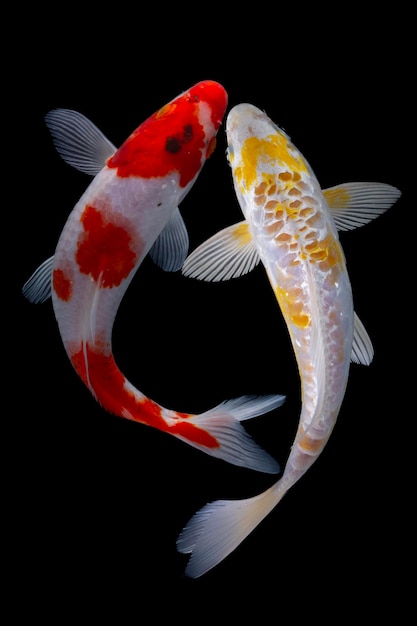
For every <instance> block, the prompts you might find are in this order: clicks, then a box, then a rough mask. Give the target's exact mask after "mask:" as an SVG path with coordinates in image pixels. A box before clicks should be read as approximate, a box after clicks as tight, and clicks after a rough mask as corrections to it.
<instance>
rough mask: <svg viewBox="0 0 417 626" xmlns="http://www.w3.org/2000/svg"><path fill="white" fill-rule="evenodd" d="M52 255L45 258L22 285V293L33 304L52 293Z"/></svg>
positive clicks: (45, 298)
mask: <svg viewBox="0 0 417 626" xmlns="http://www.w3.org/2000/svg"><path fill="white" fill-rule="evenodd" d="M53 263H54V257H53V256H50V257H49V259H46V260H45V261H44V262H43V263H41V265H39V267H38V269H36V270H35V271H34V272H33V274H32V276H31V277H30V278H29V279H28V280H27V281H26V282H25V284H24V285H23V287H22V293H23V295H24V296H25V298H27V299H28V300H29V302H32V303H33V304H39V303H40V302H45V301H46V300H48V298H50V296H51V293H52V266H53Z"/></svg>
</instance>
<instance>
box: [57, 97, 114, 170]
mask: <svg viewBox="0 0 417 626" xmlns="http://www.w3.org/2000/svg"><path fill="white" fill-rule="evenodd" d="M45 122H46V125H47V127H48V128H49V130H50V132H51V135H52V139H53V142H54V145H55V148H56V149H57V151H58V153H59V154H60V156H61V157H62V158H63V159H64V161H65V162H66V163H68V164H69V165H72V166H73V167H75V168H76V169H78V170H80V171H81V172H84V173H85V174H90V175H92V176H95V175H96V174H98V172H99V171H100V170H102V169H103V167H104V166H105V165H106V161H107V159H109V158H110V157H111V156H112V155H113V154H114V153H115V152H116V147H115V146H114V145H113V144H112V143H111V142H110V141H109V140H108V139H107V138H106V137H105V136H104V135H103V133H102V132H101V130H99V129H98V128H97V126H95V125H94V124H93V123H92V122H90V120H89V119H88V118H87V117H85V116H84V115H82V113H78V111H73V110H72V109H53V110H52V111H49V113H47V114H46V116H45Z"/></svg>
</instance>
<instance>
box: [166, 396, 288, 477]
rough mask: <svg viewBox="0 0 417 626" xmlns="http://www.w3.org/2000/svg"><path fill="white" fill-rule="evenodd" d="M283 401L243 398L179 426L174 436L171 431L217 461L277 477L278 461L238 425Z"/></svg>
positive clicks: (282, 399) (279, 397) (259, 397)
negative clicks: (221, 460)
mask: <svg viewBox="0 0 417 626" xmlns="http://www.w3.org/2000/svg"><path fill="white" fill-rule="evenodd" d="M284 400H285V396H280V395H268V396H242V397H241V398H236V399H234V400H227V401H225V402H222V403H221V404H219V405H218V406H216V407H214V408H213V409H210V410H209V411H206V412H205V413H201V414H199V415H193V416H192V417H189V418H188V419H187V420H184V421H183V422H182V423H181V424H178V426H177V427H176V429H175V431H176V432H175V433H174V432H173V429H170V430H171V433H172V434H175V436H176V437H178V438H179V439H182V440H183V441H186V442H187V443H188V444H190V445H192V446H194V447H196V448H198V449H199V450H202V451H203V452H205V453H206V454H209V455H211V456H214V457H216V458H218V459H223V460H224V461H227V462H228V463H232V464H233V465H238V466H240V467H246V468H248V469H253V470H256V471H258V472H266V473H269V474H276V473H277V472H279V470H280V467H279V464H278V462H277V461H276V460H275V459H274V458H273V457H272V456H271V455H270V454H269V453H268V452H266V451H265V450H264V449H263V448H261V446H259V445H258V444H257V443H256V442H255V441H254V440H253V438H252V437H251V436H250V435H249V433H248V432H247V431H246V430H245V428H244V427H243V426H242V424H241V423H240V422H242V421H244V420H247V419H252V418H253V417H257V416H258V415H262V414H263V413H266V412H268V411H272V410H273V409H275V408H277V407H279V406H281V404H283V402H284ZM190 426H191V428H192V430H190ZM200 433H201V436H200ZM203 435H208V437H204V436H203Z"/></svg>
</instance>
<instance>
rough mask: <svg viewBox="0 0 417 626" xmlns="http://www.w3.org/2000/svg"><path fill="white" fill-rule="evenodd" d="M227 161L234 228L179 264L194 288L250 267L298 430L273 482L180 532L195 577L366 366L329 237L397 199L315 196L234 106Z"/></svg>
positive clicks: (254, 516) (310, 454)
mask: <svg viewBox="0 0 417 626" xmlns="http://www.w3.org/2000/svg"><path fill="white" fill-rule="evenodd" d="M226 134H227V141H228V159H229V162H230V165H231V169H232V176H233V183H234V188H235V192H236V195H237V199H238V202H239V205H240V207H241V209H242V212H243V215H244V217H245V220H244V221H242V222H240V223H238V224H234V225H232V226H229V227H228V228H225V229H224V230H222V231H220V232H219V233H217V234H216V235H214V236H213V237H211V238H210V239H209V240H207V241H206V242H205V243H203V244H202V245H201V246H199V247H198V248H197V249H196V250H195V251H194V252H193V253H192V254H191V255H190V256H189V257H188V259H187V260H186V262H185V264H184V267H183V273H184V274H185V275H187V276H192V277H195V278H199V279H205V280H212V281H215V280H226V279H228V278H232V277H235V276H239V275H242V274H244V273H246V272H248V271H250V270H251V269H252V268H254V267H255V265H256V264H257V263H258V262H259V261H260V260H261V261H262V263H263V265H264V267H265V270H266V273H267V276H268V278H269V281H270V284H271V287H272V289H273V291H274V294H275V296H276V299H277V301H278V304H279V306H280V309H281V311H282V314H283V317H284V319H285V322H286V325H287V328H288V331H289V335H290V338H291V342H292V346H293V349H294V352H295V356H296V361H297V365H298V370H299V374H300V379H301V394H302V395H301V397H302V406H301V414H300V418H299V426H298V431H297V434H296V436H295V441H294V443H293V445H292V448H291V451H290V454H289V457H288V460H287V463H286V465H285V468H284V471H283V473H282V476H281V477H280V478H279V480H278V481H277V482H275V483H274V484H273V485H272V486H271V487H270V488H268V489H267V490H266V491H264V492H263V493H261V494H258V495H256V496H255V497H251V498H247V499H242V500H217V501H215V502H211V503H209V504H207V505H206V506H204V507H203V508H202V509H201V510H200V511H198V512H197V513H196V514H195V515H194V516H193V517H192V518H191V520H190V521H189V522H188V524H187V525H186V526H185V528H184V529H183V531H182V533H181V534H180V536H179V538H178V541H177V547H178V550H179V551H180V552H183V553H186V554H188V553H191V557H190V559H189V561H188V565H187V568H186V574H187V575H188V576H190V577H193V578H196V577H198V576H201V575H202V574H204V573H205V572H207V571H208V570H209V569H211V568H212V567H214V566H215V565H217V564H218V563H219V562H220V561H221V560H222V559H224V558H225V557H226V556H227V555H228V554H230V553H231V552H232V551H233V550H234V549H235V548H236V547H237V546H238V545H239V544H240V543H241V542H242V541H243V540H244V539H245V537H247V536H248V535H249V533H251V532H252V531H253V529H254V528H255V527H256V526H258V524H259V523H260V522H261V521H262V520H263V519H264V518H265V517H266V516H267V515H268V514H269V513H270V512H271V511H272V509H273V508H274V507H275V506H276V505H277V504H278V502H279V501H280V500H281V498H282V497H283V496H284V494H285V493H286V492H287V491H288V489H290V487H292V486H293V485H294V484H295V483H296V482H297V481H298V480H299V479H300V478H301V476H303V474H304V473H305V472H306V471H307V470H308V469H309V468H310V467H311V465H312V464H313V463H314V462H315V460H316V459H317V457H318V456H319V454H320V453H321V451H322V450H323V448H324V446H325V445H326V442H327V441H328V439H329V437H330V434H331V432H332V429H333V427H334V425H335V422H336V419H337V416H338V414H339V410H340V407H341V404H342V401H343V398H344V394H345V390H346V386H347V381H348V375H349V368H350V362H351V360H352V361H353V362H356V363H362V364H366V365H368V364H369V363H370V362H371V361H372V358H373V348H372V344H371V341H370V339H369V337H368V335H367V333H366V331H365V329H364V327H363V325H362V324H361V322H360V320H359V318H358V317H357V315H356V314H355V313H354V309H353V299H352V291H351V285H350V280H349V277H348V273H347V270H346V264H345V257H344V253H343V251H342V247H341V245H340V241H339V236H338V232H337V231H338V230H348V229H353V228H356V227H357V226H361V225H362V224H366V223H367V222H369V221H370V220H372V219H373V218H375V217H376V216H378V215H379V214H381V213H383V212H384V211H385V210H386V209H387V208H389V207H390V206H391V205H392V204H393V203H394V202H395V201H396V200H397V199H398V198H399V197H400V195H401V193H400V191H399V190H398V189H396V188H395V187H392V186H390V185H387V184H379V183H347V184H342V185H338V186H336V187H332V188H330V189H327V190H324V191H323V190H321V188H320V185H319V183H318V181H317V178H316V176H315V175H314V173H313V171H312V169H311V167H310V166H309V164H308V163H307V161H306V160H305V158H304V157H303V156H302V155H301V154H300V152H299V151H298V150H297V148H296V147H295V146H294V145H293V144H292V143H291V141H290V138H289V137H288V136H287V135H286V133H285V132H283V131H282V130H281V129H280V128H278V127H277V126H276V125H275V124H274V123H273V122H272V121H271V120H270V119H269V118H268V117H267V115H266V114H265V113H264V112H262V111H261V110H259V109H258V108H256V107H254V106H252V105H250V104H239V105H237V106H235V107H234V108H233V109H231V111H230V112H229V114H228V117H227V121H226Z"/></svg>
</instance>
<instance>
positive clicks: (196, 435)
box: [168, 422, 219, 448]
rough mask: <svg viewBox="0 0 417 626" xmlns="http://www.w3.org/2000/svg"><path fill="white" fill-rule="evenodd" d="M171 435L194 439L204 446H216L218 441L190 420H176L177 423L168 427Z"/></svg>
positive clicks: (189, 439)
mask: <svg viewBox="0 0 417 626" xmlns="http://www.w3.org/2000/svg"><path fill="white" fill-rule="evenodd" d="M168 432H170V433H171V434H173V435H180V436H181V437H184V439H187V440H188V441H194V442H195V443H198V444H200V445H201V446H206V448H218V447H219V442H218V441H217V439H216V438H215V437H213V435H210V433H208V432H207V431H206V430H203V429H202V428H199V427H198V426H196V425H195V424H192V423H191V422H178V424H174V426H171V427H170V428H169V429H168Z"/></svg>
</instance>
